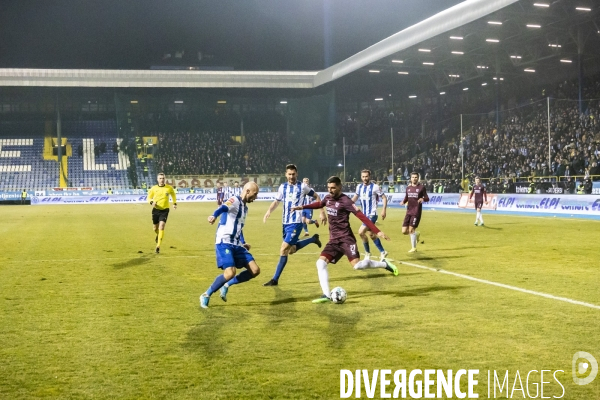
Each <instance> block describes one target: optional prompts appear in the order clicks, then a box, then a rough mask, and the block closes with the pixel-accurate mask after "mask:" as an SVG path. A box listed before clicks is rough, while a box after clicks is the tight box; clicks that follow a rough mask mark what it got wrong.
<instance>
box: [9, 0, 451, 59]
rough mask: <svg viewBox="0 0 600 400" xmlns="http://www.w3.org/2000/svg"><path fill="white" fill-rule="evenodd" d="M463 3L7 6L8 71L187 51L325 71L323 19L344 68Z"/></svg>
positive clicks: (85, 0)
mask: <svg viewBox="0 0 600 400" xmlns="http://www.w3.org/2000/svg"><path fill="white" fill-rule="evenodd" d="M460 2H461V1H460V0H210V1H209V0H0V68H104V69H106V68H114V69H147V68H149V67H150V65H155V64H158V63H160V59H161V57H162V55H163V54H165V53H172V52H174V51H175V50H177V49H185V50H186V51H187V53H188V54H187V55H188V56H191V54H192V53H193V54H194V56H195V55H196V52H197V51H202V52H203V53H204V54H213V55H214V56H215V59H214V60H212V63H213V64H214V65H220V66H231V67H234V68H235V69H237V70H250V69H262V70H268V69H272V70H318V69H322V68H323V67H324V64H325V57H324V53H325V52H324V48H325V47H326V45H325V40H324V37H325V35H324V32H325V28H324V27H325V25H326V24H324V21H325V20H326V19H327V18H325V17H324V15H328V16H329V18H328V20H329V21H330V23H329V24H330V32H331V36H330V43H331V45H330V48H331V53H330V54H331V56H330V57H331V62H332V63H336V62H339V61H341V60H343V59H345V58H347V57H349V56H351V55H352V54H355V53H356V52H358V51H360V50H363V49H364V48H366V47H368V46H370V45H372V44H374V43H376V42H377V41H379V40H382V39H384V38H386V37H388V36H390V35H391V34H394V33H395V32H398V31H399V30H402V29H403V28H406V27H408V26H410V25H412V24H414V23H415V22H418V21H420V20H422V19H424V18H427V17H429V16H431V15H433V14H436V13H437V12H439V11H442V10H444V9H446V8H448V7H450V6H452V5H455V4H457V3H460ZM326 10H328V12H327V11H326ZM189 64H198V63H197V62H195V63H189Z"/></svg>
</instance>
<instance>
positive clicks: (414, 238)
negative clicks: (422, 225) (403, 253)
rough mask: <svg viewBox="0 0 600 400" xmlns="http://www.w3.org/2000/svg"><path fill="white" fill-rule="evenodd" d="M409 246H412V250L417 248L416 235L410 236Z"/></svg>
mask: <svg viewBox="0 0 600 400" xmlns="http://www.w3.org/2000/svg"><path fill="white" fill-rule="evenodd" d="M410 244H412V247H413V249H414V248H416V247H417V233H416V232H415V233H411V234H410Z"/></svg>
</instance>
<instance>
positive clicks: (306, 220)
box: [302, 178, 319, 237]
mask: <svg viewBox="0 0 600 400" xmlns="http://www.w3.org/2000/svg"><path fill="white" fill-rule="evenodd" d="M302 183H304V184H305V185H306V186H308V187H310V180H309V179H308V178H304V179H302ZM310 203H312V199H311V198H310V197H308V196H306V197H305V198H304V203H302V205H304V204H310ZM311 224H315V226H316V227H317V228H318V227H319V221H317V220H316V219H312V210H302V228H303V229H304V237H306V236H310V234H309V233H308V225H311Z"/></svg>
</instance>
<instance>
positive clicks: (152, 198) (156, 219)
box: [148, 172, 177, 254]
mask: <svg viewBox="0 0 600 400" xmlns="http://www.w3.org/2000/svg"><path fill="white" fill-rule="evenodd" d="M156 180H157V182H158V185H154V186H152V187H151V188H150V192H148V201H149V202H150V205H151V206H152V224H153V225H154V226H153V228H154V233H156V239H155V240H154V241H155V242H156V250H155V251H154V252H155V253H156V254H158V253H160V245H161V244H162V241H163V238H164V237H165V225H166V224H167V218H169V196H171V198H172V199H173V209H177V198H176V197H175V191H174V190H173V187H172V186H171V185H167V184H165V174H163V173H162V172H161V173H160V174H158V175H157V176H156Z"/></svg>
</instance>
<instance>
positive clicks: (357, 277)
mask: <svg viewBox="0 0 600 400" xmlns="http://www.w3.org/2000/svg"><path fill="white" fill-rule="evenodd" d="M406 261H408V260H406ZM400 265H401V264H400ZM371 271H372V270H371ZM423 274H425V272H409V273H404V272H400V275H399V277H401V278H402V277H408V276H413V275H423ZM393 277H394V275H392V274H390V273H389V272H384V273H381V272H376V273H365V272H364V271H363V272H357V275H355V276H347V277H339V278H329V283H331V282H347V281H354V280H362V279H374V278H393ZM315 284H316V285H318V284H319V278H318V277H317V274H316V273H315V280H314V281H304V282H294V285H315Z"/></svg>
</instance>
